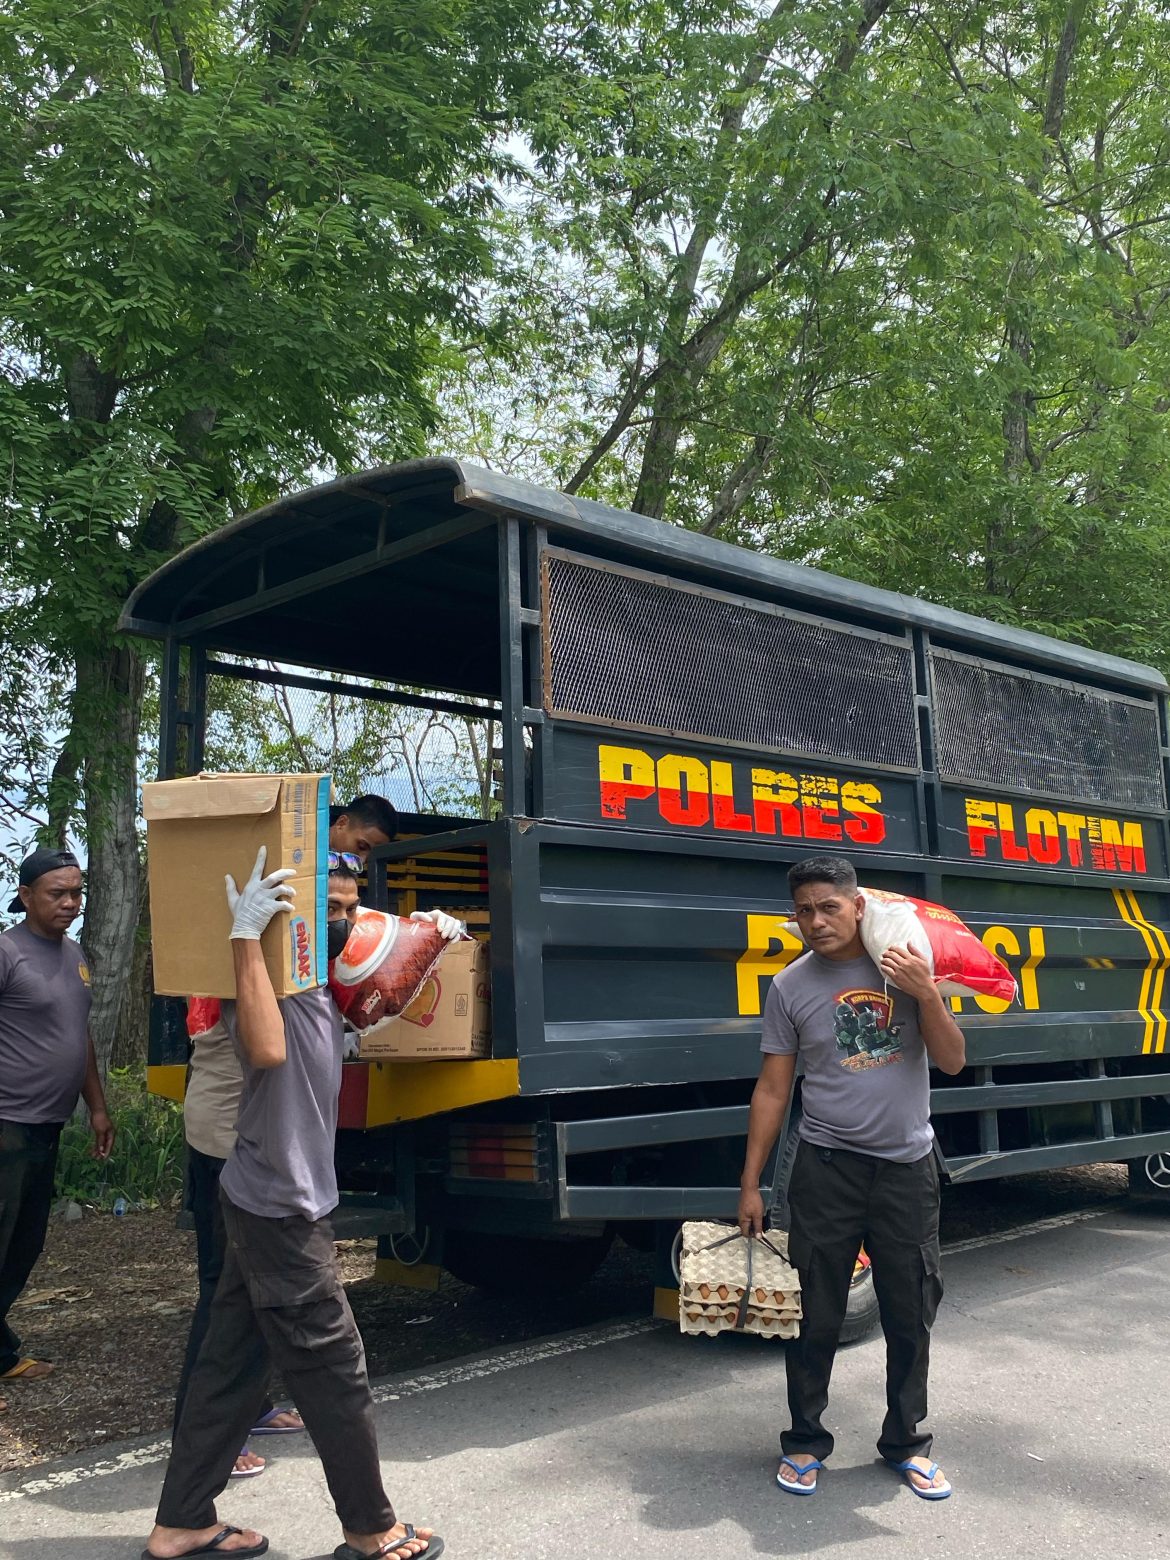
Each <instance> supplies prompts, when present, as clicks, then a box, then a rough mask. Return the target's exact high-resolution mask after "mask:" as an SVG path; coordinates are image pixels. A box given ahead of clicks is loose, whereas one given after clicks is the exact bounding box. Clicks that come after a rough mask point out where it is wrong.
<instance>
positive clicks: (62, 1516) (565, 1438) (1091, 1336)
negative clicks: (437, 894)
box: [0, 1203, 1170, 1560]
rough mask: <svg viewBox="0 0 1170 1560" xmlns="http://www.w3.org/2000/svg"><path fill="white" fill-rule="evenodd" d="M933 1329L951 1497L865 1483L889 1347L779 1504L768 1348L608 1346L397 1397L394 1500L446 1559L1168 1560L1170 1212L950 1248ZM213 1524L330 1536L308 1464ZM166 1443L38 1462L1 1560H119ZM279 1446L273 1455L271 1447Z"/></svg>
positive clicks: (883, 1474)
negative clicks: (814, 1461)
mask: <svg viewBox="0 0 1170 1560" xmlns="http://www.w3.org/2000/svg"><path fill="white" fill-rule="evenodd" d="M946 1276H947V1297H946V1300H945V1301H944V1305H943V1310H942V1313H941V1316H940V1320H939V1325H938V1330H937V1333H936V1369H935V1391H934V1402H933V1413H934V1422H935V1428H936V1431H937V1433H938V1436H939V1444H938V1448H937V1449H938V1452H939V1455H940V1457H941V1458H942V1459H943V1460H944V1464H945V1467H946V1468H947V1471H948V1473H949V1474H950V1476H951V1478H952V1480H953V1481H954V1483H955V1485H956V1491H957V1493H956V1495H955V1496H954V1498H953V1499H952V1500H950V1501H948V1502H943V1503H941V1504H939V1505H927V1504H926V1503H924V1502H922V1501H918V1500H916V1499H915V1498H914V1497H913V1496H912V1495H911V1494H910V1493H909V1491H907V1490H905V1489H903V1488H901V1487H900V1486H899V1484H898V1482H897V1480H896V1479H895V1477H894V1475H893V1474H891V1473H889V1472H888V1471H886V1470H885V1469H884V1468H882V1467H880V1466H879V1465H877V1464H876V1463H875V1461H874V1453H873V1444H872V1443H873V1437H874V1435H875V1433H876V1429H877V1424H878V1420H879V1417H880V1393H881V1367H882V1358H881V1350H880V1347H879V1346H875V1345H874V1344H872V1343H871V1344H864V1345H862V1346H860V1347H858V1348H855V1349H851V1350H847V1351H845V1352H843V1353H842V1355H841V1356H840V1358H839V1361H838V1366H837V1373H836V1376H835V1379H834V1402H833V1411H832V1419H833V1423H834V1425H835V1428H836V1430H837V1431H838V1436H839V1439H838V1449H837V1453H836V1455H835V1457H834V1459H833V1462H832V1464H831V1468H830V1471H829V1472H828V1473H826V1474H825V1475H824V1476H823V1477H824V1483H823V1487H822V1489H821V1490H820V1492H819V1493H818V1494H817V1495H816V1496H815V1497H814V1498H813V1499H811V1500H808V1501H798V1500H797V1499H795V1498H794V1497H792V1496H786V1495H784V1494H782V1493H781V1492H780V1491H778V1490H776V1489H774V1488H773V1487H772V1483H771V1480H772V1476H773V1471H774V1467H773V1461H774V1459H773V1452H774V1442H775V1435H776V1430H777V1427H778V1423H779V1418H780V1413H781V1404H782V1399H783V1379H784V1367H783V1357H782V1354H781V1351H780V1347H779V1346H778V1345H776V1344H769V1343H763V1342H760V1341H757V1340H752V1339H719V1340H691V1339H684V1338H681V1337H679V1335H678V1334H677V1333H675V1332H673V1331H672V1330H671V1329H670V1328H668V1327H666V1326H663V1325H654V1324H651V1323H647V1322H642V1321H638V1320H627V1321H621V1322H614V1323H609V1324H604V1325H601V1326H597V1327H594V1328H587V1329H582V1330H580V1331H577V1332H574V1333H569V1334H563V1335H561V1336H559V1337H555V1338H551V1339H548V1340H545V1341H543V1342H537V1343H527V1344H523V1345H521V1346H518V1347H514V1348H506V1349H502V1350H496V1351H493V1352H491V1353H488V1354H484V1355H480V1356H477V1357H474V1358H471V1359H467V1360H462V1361H458V1362H454V1363H452V1364H448V1365H445V1366H441V1367H438V1368H435V1369H432V1370H430V1371H428V1372H426V1373H423V1374H413V1375H408V1376H402V1377H398V1378H393V1377H391V1378H388V1379H385V1380H384V1381H382V1382H381V1383H380V1384H379V1386H378V1388H377V1397H378V1401H379V1420H380V1430H381V1436H382V1448H383V1454H384V1457H385V1461H386V1472H387V1481H388V1484H389V1486H390V1488H391V1490H392V1492H393V1493H394V1495H395V1498H396V1500H397V1501H398V1502H399V1505H400V1508H401V1510H402V1512H403V1513H404V1514H405V1515H406V1516H408V1517H410V1518H412V1519H414V1520H433V1521H434V1522H435V1524H436V1526H437V1527H439V1529H440V1531H442V1532H443V1533H444V1534H445V1536H446V1538H447V1542H448V1553H449V1554H450V1555H451V1556H452V1557H453V1560H472V1557H474V1560H513V1557H515V1560H519V1557H524V1560H602V1557H605V1556H607V1555H611V1554H612V1555H619V1556H625V1555H637V1556H639V1557H642V1560H691V1557H693V1556H694V1557H697V1556H702V1555H712V1556H720V1557H724V1556H725V1557H728V1560H740V1557H742V1560H749V1557H753V1556H756V1555H780V1556H789V1555H793V1556H795V1555H812V1554H815V1555H817V1556H823V1557H825V1560H836V1557H844V1556H850V1557H852V1556H855V1555H858V1554H860V1553H861V1552H862V1551H861V1549H860V1548H859V1546H864V1553H865V1555H866V1557H867V1560H870V1557H872V1560H887V1557H889V1560H894V1557H897V1560H927V1557H929V1560H1007V1557H1014V1556H1016V1555H1028V1556H1043V1555H1047V1554H1061V1555H1062V1556H1066V1557H1071V1560H1078V1557H1082V1556H1083V1557H1086V1560H1089V1557H1092V1560H1145V1557H1147V1556H1149V1557H1151V1560H1152V1557H1154V1556H1157V1557H1158V1560H1162V1557H1163V1556H1164V1555H1165V1554H1166V1552H1167V1549H1168V1548H1170V1480H1168V1479H1167V1478H1166V1476H1165V1468H1166V1464H1167V1460H1168V1459H1170V1429H1168V1427H1167V1411H1166V1405H1167V1403H1168V1402H1170V1357H1168V1350H1167V1305H1166V1291H1167V1280H1168V1279H1170V1216H1168V1215H1167V1213H1166V1212H1165V1211H1163V1210H1161V1209H1142V1208H1140V1207H1130V1206H1127V1205H1118V1204H1116V1203H1113V1204H1110V1205H1108V1206H1107V1207H1105V1208H1104V1209H1103V1210H1101V1211H1097V1212H1089V1213H1088V1215H1086V1214H1085V1213H1083V1212H1082V1213H1080V1214H1078V1213H1075V1212H1074V1213H1069V1214H1066V1215H1063V1216H1062V1217H1061V1218H1060V1219H1059V1220H1048V1221H1045V1222H1044V1223H1042V1224H1040V1225H1035V1226H1033V1227H1031V1228H1030V1229H1029V1228H1025V1229H1024V1230H1022V1231H1021V1230H1016V1231H1014V1232H1011V1231H1000V1232H999V1233H997V1234H994V1235H992V1236H990V1237H986V1236H984V1237H975V1238H974V1239H973V1240H970V1241H966V1242H960V1243H959V1244H958V1246H957V1247H955V1248H954V1249H952V1251H951V1253H950V1254H949V1256H948V1259H947V1264H946ZM276 1446H277V1448H278V1450H277V1452H276V1460H275V1461H274V1465H273V1467H272V1468H271V1470H270V1471H269V1472H268V1473H266V1474H265V1475H264V1477H263V1478H262V1479H259V1480H257V1481H255V1482H254V1483H252V1484H249V1485H245V1486H243V1487H242V1488H239V1489H232V1490H231V1491H230V1492H229V1494H228V1496H227V1498H226V1499H225V1500H224V1501H223V1503H222V1511H223V1513H224V1515H225V1516H227V1517H229V1518H231V1519H233V1520H236V1521H239V1522H241V1523H244V1524H248V1525H252V1526H256V1527H259V1528H261V1529H262V1530H264V1531H267V1532H269V1533H270V1534H271V1535H272V1536H273V1548H272V1551H271V1552H272V1554H273V1556H274V1557H275V1560H308V1557H314V1560H315V1557H317V1556H328V1555H329V1554H330V1553H331V1551H332V1549H333V1546H334V1545H335V1544H336V1542H337V1540H338V1537H339V1534H338V1533H337V1530H336V1528H335V1526H334V1520H333V1518H332V1514H331V1511H330V1508H329V1503H328V1498H327V1494H326V1491H325V1487H324V1483H323V1481H322V1479H321V1476H320V1471H319V1468H318V1466H317V1464H316V1462H315V1461H314V1459H313V1458H312V1456H311V1455H310V1452H309V1449H308V1448H307V1447H306V1446H303V1445H294V1444H292V1443H289V1442H284V1443H276ZM164 1450H165V1448H164V1446H163V1445H162V1443H157V1442H156V1443H151V1444H145V1443H142V1444H139V1445H138V1446H136V1447H128V1448H124V1449H110V1448H107V1449H105V1450H104V1451H103V1452H102V1454H101V1456H100V1459H95V1458H94V1457H92V1456H91V1457H88V1458H78V1459H72V1460H70V1461H67V1462H63V1463H59V1464H45V1465H41V1466H39V1467H38V1468H36V1469H34V1470H32V1471H31V1473H30V1474H29V1475H28V1476H27V1478H26V1479H25V1480H24V1482H23V1483H19V1482H18V1481H12V1480H10V1481H9V1482H8V1483H7V1484H6V1485H0V1556H3V1560H115V1557H118V1560H125V1557H130V1556H136V1555H137V1554H138V1553H139V1552H140V1549H141V1538H142V1535H143V1534H144V1533H145V1532H146V1531H147V1529H148V1527H149V1523H150V1516H151V1511H152V1508H153V1504H154V1500H155V1498H156V1496H157V1492H158V1486H159V1482H160V1479H161V1475H162V1467H163V1464H162V1461H161V1458H162V1455H163V1453H164ZM265 1450H268V1448H265Z"/></svg>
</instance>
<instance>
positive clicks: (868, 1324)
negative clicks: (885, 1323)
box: [841, 1252, 879, 1343]
mask: <svg viewBox="0 0 1170 1560" xmlns="http://www.w3.org/2000/svg"><path fill="white" fill-rule="evenodd" d="M878 1321H879V1317H878V1299H877V1291H876V1290H875V1289H874V1287H873V1269H872V1268H871V1267H870V1265H869V1258H868V1257H867V1256H866V1255H865V1253H864V1252H862V1254H861V1256H860V1257H859V1258H858V1259H857V1262H856V1264H855V1266H854V1269H853V1282H852V1283H851V1284H850V1286H849V1301H848V1304H847V1305H846V1307H845V1320H844V1321H843V1322H842V1323H841V1342H842V1343H859V1342H860V1341H861V1339H862V1338H864V1337H865V1336H866V1334H867V1333H870V1332H872V1331H873V1329H874V1328H875V1327H876V1326H877V1324H878Z"/></svg>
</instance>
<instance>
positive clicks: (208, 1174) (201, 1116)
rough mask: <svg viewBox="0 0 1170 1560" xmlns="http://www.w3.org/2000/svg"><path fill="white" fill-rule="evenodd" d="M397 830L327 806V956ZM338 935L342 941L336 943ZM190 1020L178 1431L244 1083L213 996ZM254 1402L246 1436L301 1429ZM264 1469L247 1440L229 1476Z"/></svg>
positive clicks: (372, 816)
mask: <svg viewBox="0 0 1170 1560" xmlns="http://www.w3.org/2000/svg"><path fill="white" fill-rule="evenodd" d="M397 829H398V815H397V813H396V812H395V810H394V807H393V804H392V803H391V802H389V801H387V799H386V798H385V797H384V796H376V795H373V794H369V795H364V796H356V797H354V799H353V800H352V801H351V802H348V803H346V805H345V806H343V807H331V808H330V809H329V839H328V845H329V849H328V853H327V867H328V872H329V885H328V894H327V901H326V903H327V909H326V919H327V933H328V937H329V939H331V940H332V941H333V942H334V943H336V944H337V946H336V947H334V948H331V949H330V957H336V954H337V952H339V951H340V948H341V946H342V945H343V939H344V934H345V926H346V923H347V921H352V919H353V916H354V914H355V913H356V911H357V906H358V884H357V878H356V875H355V874H356V873H357V872H358V871H360V870H361V869H362V868H364V866H365V864H366V861H367V859H368V857H369V854H370V851H371V850H373V849H374V848H375V846H378V845H385V844H387V843H388V842H389V841H390V840H391V839H392V838H393V837H394V835H395V834H396V832H397ZM426 919H428V920H431V921H433V922H434V923H435V925H436V926H438V928H439V930H440V931H441V932H442V933H443V935H444V936H445V937H448V938H450V937H452V936H454V935H456V934H457V931H458V927H457V925H456V924H455V923H454V922H453V921H452V919H451V918H450V917H445V916H443V915H441V913H440V912H438V911H430V912H427V913H426ZM339 938H340V939H342V941H341V942H338V939H339ZM188 1022H189V1025H190V1026H191V1037H192V1042H193V1043H192V1052H191V1064H190V1071H189V1075H188V1080H187V1091H186V1097H185V1099H184V1105H183V1124H184V1132H185V1136H186V1140H187V1193H188V1203H187V1206H188V1209H189V1211H190V1213H191V1215H192V1218H193V1220H194V1223H195V1239H196V1262H197V1266H198V1274H199V1296H198V1299H197V1301H196V1305H195V1311H194V1313H193V1315H192V1318H191V1330H190V1333H189V1335H188V1339H187V1349H186V1355H185V1358H184V1361H183V1369H182V1372H181V1374H180V1377H179V1385H178V1389H177V1391H176V1394H175V1416H174V1428H175V1429H176V1430H177V1428H178V1423H179V1419H180V1417H181V1415H182V1411H183V1403H184V1400H185V1398H186V1395H187V1385H188V1383H189V1381H190V1377H191V1371H192V1369H193V1368H194V1365H195V1361H196V1359H197V1358H198V1356H199V1350H200V1348H201V1347H202V1344H203V1339H204V1337H205V1336H206V1333H207V1324H208V1321H209V1319H210V1315H211V1303H212V1299H213V1297H214V1295H215V1290H216V1286H217V1285H218V1283H219V1279H220V1274H221V1273H222V1272H223V1265H224V1256H225V1254H226V1249H227V1237H226V1234H225V1232H224V1224H223V1216H222V1214H221V1212H220V1199H219V1178H220V1175H221V1173H222V1171H223V1167H224V1165H225V1163H226V1162H227V1159H228V1156H229V1155H230V1154H231V1151H232V1149H233V1147H234V1146H235V1137H236V1116H237V1114H238V1112H239V1107H240V1094H241V1091H242V1089H243V1086H244V1079H243V1074H242V1072H241V1070H240V1063H239V1059H238V1058H237V1056H236V1052H235V1048H234V1046H233V1045H232V1042H231V1039H230V1038H229V1036H228V1032H227V1029H226V1028H225V1026H224V1024H223V1022H222V1019H221V1017H220V1004H219V1002H218V1000H215V999H209V998H203V999H199V1000H198V1002H194V1001H189V1002H188ZM256 1409H257V1411H256V1416H255V1423H254V1424H253V1425H252V1426H251V1430H250V1435H249V1439H250V1438H251V1437H253V1436H270V1435H291V1434H295V1433H297V1432H298V1431H300V1430H303V1429H304V1425H303V1424H302V1422H301V1419H300V1416H299V1415H298V1414H296V1413H293V1412H290V1411H288V1410H285V1409H279V1408H276V1407H274V1405H273V1403H272V1402H271V1400H270V1399H268V1398H267V1397H265V1396H264V1395H263V1394H262V1395H261V1397H259V1398H258V1399H257V1405H256ZM264 1468H265V1459H264V1458H263V1457H259V1456H257V1455H256V1454H255V1453H254V1452H253V1451H252V1450H251V1447H250V1446H249V1445H248V1444H247V1443H245V1445H244V1447H243V1450H242V1451H241V1452H240V1453H239V1455H238V1456H237V1458H236V1461H235V1465H234V1467H233V1468H232V1473H231V1476H232V1478H236V1479H246V1478H255V1477H256V1475H258V1474H261V1473H263V1472H264Z"/></svg>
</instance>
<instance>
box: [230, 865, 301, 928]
mask: <svg viewBox="0 0 1170 1560" xmlns="http://www.w3.org/2000/svg"><path fill="white" fill-rule="evenodd" d="M267 858H268V849H267V847H266V846H264V845H261V847H260V849H259V851H258V852H257V854H256V865H255V866H254V867H253V868H252V876H251V877H250V878H249V879H248V881H247V882H246V883H245V884H244V887H243V889H242V890H240V889H238V888H237V887H236V883H235V879H234V878H233V877H232V875H231V873H230V872H229V873H228V875H227V877H226V878H225V879H224V882H225V883H226V884H227V900H228V909H229V910H230V911H231V913H232V930H231V936H232V941H233V942H258V941H259V939H260V935H261V933H262V932H263V931H264V928H265V927H266V926H267V925H268V923H269V921H271V920H272V918H273V916H274V915H278V914H279V913H280V912H281V911H282V910H291V909H292V907H293V905H292V902H293V898H294V897H295V895H296V889H295V888H289V887H288V885H287V883H286V882H285V879H286V878H290V877H296V873H295V871H294V870H293V868H292V867H281V868H280V870H279V871H277V872H270V873H269V874H268V876H267V877H264V876H263V872H264V863H265V861H266V860H267Z"/></svg>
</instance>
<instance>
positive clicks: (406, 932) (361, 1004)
mask: <svg viewBox="0 0 1170 1560" xmlns="http://www.w3.org/2000/svg"><path fill="white" fill-rule="evenodd" d="M446 946H447V945H446V943H445V941H444V940H443V938H442V937H441V936H440V935H439V933H438V932H437V931H436V930H435V928H434V927H433V926H432V925H431V923H430V922H429V921H407V920H403V919H401V918H400V917H398V916H396V915H383V914H382V912H381V911H380V910H359V911H358V913H357V919H356V920H355V921H354V923H353V927H352V928H351V930H350V934H349V937H348V938H347V939H346V944H345V947H344V948H343V949H342V952H341V955H340V957H338V958H336V959H334V961H333V963H332V964H331V965H330V966H329V990H330V992H331V993H332V995H333V1000H334V1002H335V1003H336V1004H337V1007H338V1009H339V1011H340V1013H341V1016H342V1017H343V1018H344V1019H345V1020H346V1022H347V1023H349V1024H350V1025H352V1027H353V1028H354V1029H359V1030H366V1029H372V1028H373V1027H374V1025H375V1024H380V1023H382V1022H383V1021H384V1020H386V1019H389V1018H397V1017H398V1015H399V1013H401V1012H402V1010H403V1008H407V1007H409V1006H410V1004H411V1003H412V1002H413V1001H414V999H415V997H417V996H418V994H419V992H420V991H421V990H422V988H423V986H424V985H425V984H426V982H427V980H428V978H429V976H430V974H431V971H432V970H433V969H434V967H435V965H436V964H437V963H438V962H439V959H440V958H441V957H442V953H443V949H444V948H445V947H446Z"/></svg>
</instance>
